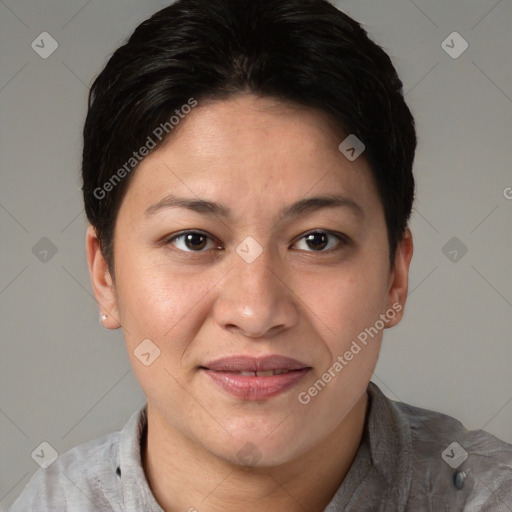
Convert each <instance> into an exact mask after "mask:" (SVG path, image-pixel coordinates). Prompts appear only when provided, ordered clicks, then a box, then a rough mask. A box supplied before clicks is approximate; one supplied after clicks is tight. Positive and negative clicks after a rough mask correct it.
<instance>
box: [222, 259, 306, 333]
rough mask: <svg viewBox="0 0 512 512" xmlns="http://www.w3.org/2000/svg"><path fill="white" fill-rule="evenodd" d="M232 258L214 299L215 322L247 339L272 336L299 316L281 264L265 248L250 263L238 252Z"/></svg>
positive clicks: (296, 320)
mask: <svg viewBox="0 0 512 512" xmlns="http://www.w3.org/2000/svg"><path fill="white" fill-rule="evenodd" d="M233 260H234V266H233V268H232V269H231V271H230V272H228V274H227V276H226V278H225V279H224V280H223V282H222V284H221V285H220V292H219V297H218V298H217V300H216V301H215V305H214V318H215V320H216V322H217V324H218V325H220V327H221V328H223V329H225V330H229V331H232V332H236V333H239V334H243V335H244V336H247V337H251V338H260V337H261V338H263V337H269V336H274V335H276V334H277V333H279V332H281V331H283V330H285V329H289V328H291V327H293V326H294V325H295V324H296V323H297V322H298V317H299V315H298V310H297V307H296V302H295V296H294V294H293V291H292V289H291V287H290V286H289V284H288V283H287V282H286V281H287V276H286V275H285V273H286V272H285V271H284V268H283V265H280V264H278V263H277V262H276V261H275V260H276V258H274V257H273V256H272V255H271V254H270V252H269V251H268V250H265V249H264V250H263V252H262V253H261V254H260V255H259V256H258V257H257V258H256V260H254V261H253V262H251V263H248V262H247V261H245V260H244V259H243V258H242V257H240V256H239V255H238V254H235V255H234V257H233Z"/></svg>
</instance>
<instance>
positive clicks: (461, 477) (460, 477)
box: [453, 471, 468, 490]
mask: <svg viewBox="0 0 512 512" xmlns="http://www.w3.org/2000/svg"><path fill="white" fill-rule="evenodd" d="M467 476H468V475H467V474H466V473H465V472H464V471H457V472H456V473H454V475H453V485H455V487H456V488H457V489H459V490H460V489H462V488H463V487H464V481H465V480H466V478H467Z"/></svg>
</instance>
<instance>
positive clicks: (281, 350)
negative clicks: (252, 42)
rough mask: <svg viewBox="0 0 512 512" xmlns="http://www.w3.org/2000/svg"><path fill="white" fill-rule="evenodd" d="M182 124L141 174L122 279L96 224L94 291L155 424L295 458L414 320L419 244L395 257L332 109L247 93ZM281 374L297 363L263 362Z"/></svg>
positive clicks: (121, 243) (199, 110)
mask: <svg viewBox="0 0 512 512" xmlns="http://www.w3.org/2000/svg"><path fill="white" fill-rule="evenodd" d="M181 123H182V124H181V125H180V126H179V130H178V131H177V132H176V133H174V134H173V137H172V138H171V139H169V140H168V141H167V143H166V144H165V145H164V146H161V147H160V148H159V149H157V150H156V151H155V152H153V153H152V154H150V155H149V156H148V157H146V158H145V159H144V160H143V161H142V163H141V164H140V166H139V168H138V169H137V170H136V172H135V174H134V175H133V176H132V181H131V183H130V185H129V187H128V190H127V193H126V195H125V197H124V199H123V202H122V204H121V208H120V211H119V214H118V218H117V223H116V228H115V239H114V243H115V260H114V261H115V286H114V285H113V284H112V281H111V280H110V277H109V275H108V272H104V270H105V267H104V261H103V260H102V258H101V254H100V252H99V249H98V246H97V244H96V245H95V240H96V239H95V237H94V232H93V230H92V228H90V229H89V232H88V235H87V236H88V242H87V247H88V257H89V263H90V268H91V274H92V276H93V285H94V288H95V293H96V297H97V299H98V302H99V303H100V304H101V305H102V306H104V309H105V310H107V312H108V313H109V319H108V321H107V323H106V324H107V325H106V326H107V327H110V328H116V327H119V325H121V326H122V329H123V333H124V337H125V340H126V346H127V349H128V354H129V357H130V360H131V363H132V365H133V369H134V372H135V375H136V377H137V379H138V381H139V383H140V385H141V387H142V389H143V391H144V393H145V395H146V397H147V401H148V405H149V411H150V420H149V421H150V422H151V421H154V422H158V424H159V425H161V427H162V428H165V429H167V430H168V431H169V433H175V434H179V435H181V436H184V437H185V438H187V439H189V440H191V441H192V442H194V443H195V444H197V445H198V446H201V447H202V448H204V449H205V450H207V451H208V452H210V453H211V454H213V455H215V456H218V457H221V458H223V459H226V460H230V461H240V457H241V453H243V450H244V449H246V450H247V449H248V448H247V446H249V445H247V444H246V443H251V446H256V447H257V450H258V461H255V463H257V464H259V465H277V464H280V463H284V462H286V461H289V460H292V459H293V458H294V457H297V456H299V455H300V454H303V453H305V452H306V451H308V450H310V449H312V448H314V447H315V446H316V445H318V444H319V443H321V442H322V441H323V440H324V439H326V437H327V436H329V434H331V433H332V432H333V431H334V430H335V429H336V428H337V426H338V425H340V423H341V422H342V421H343V419H344V418H345V417H346V416H347V414H348V413H349V411H350V410H351V409H352V407H353V406H354V404H355V403H356V402H357V401H358V400H359V399H360V397H361V396H362V395H363V394H364V393H365V390H366V386H367V384H368V381H369V380H370V378H371V376H372V373H373V370H374V368H375V365H376V363H377V358H378V354H379V349H380V344H381V338H382V331H383V328H387V327H390V326H392V325H394V324H396V323H397V322H398V321H399V319H400V317H401V313H400V310H401V308H402V307H403V305H404V301H405V296H406V289H407V269H408V265H409V261H410V256H411V246H410V244H409V245H407V244H403V245H402V246H400V247H399V249H398V252H397V257H396V263H395V266H394V267H393V268H390V263H389V258H388V239H387V230H386V224H385V220H384V212H383V207H382V204H381V201H380V199H379V196H378V193H377V189H376V186H375V183H374V180H373V178H372V175H371V172H370V168H369V167H368V164H367V162H366V161H365V159H364V153H363V155H362V156H360V157H359V158H357V159H356V160H355V161H349V160H348V159H347V158H346V157H345V156H344V154H342V153H341V152H340V150H339V149H338V146H339V144H340V143H341V142H342V140H343V139H344V138H345V137H346V135H348V134H341V133H338V132H337V131H336V129H335V127H334V126H333V125H331V124H330V121H329V119H327V118H326V116H324V115H323V114H321V113H319V112H317V111H313V110H310V109H306V108H302V107H294V108H292V107H291V106H286V105H285V104H282V103H277V102H276V101H274V100H270V99H262V98H257V97H255V96H252V95H246V96H239V97H236V98H232V99H229V100H225V101H221V102H220V101H219V102H212V103H209V104H206V103H205V104H201V103H200V104H199V106H197V107H196V108H195V109H194V110H193V111H192V112H191V113H190V114H189V115H188V116H187V117H186V118H185V119H184V120H182V121H181ZM319 197H321V198H323V200H319V199H317V200H313V199H312V198H319ZM180 200H183V201H181V203H180ZM185 201H194V202H195V203H194V204H189V205H188V206H187V204H186V203H185ZM293 205H295V206H293ZM391 312H392V313H393V314H391ZM364 333H366V342H365V343H363V341H362V340H363V339H364V338H365V335H364ZM369 333H371V335H370V334H369ZM143 340H150V341H144V343H145V344H143V345H141V343H142V342H143ZM354 343H355V345H354ZM356 346H357V347H359V350H357V348H356ZM158 350H159V355H158V356H157V357H156V358H154V357H155V355H157V354H158ZM141 352H142V353H145V354H146V355H145V356H142V357H141ZM148 353H149V354H150V355H147V354H148ZM137 354H138V355H137ZM350 354H352V356H350ZM267 356H281V357H283V358H290V359H293V362H291V361H289V360H284V359H272V358H271V359H267V360H266V363H267V364H268V365H267V366H265V365H264V364H263V363H264V362H265V360H264V359H263V358H266V357H267ZM139 357H141V359H139ZM243 357H247V358H254V359H243ZM222 358H235V359H234V360H231V361H224V363H222V362H221V363H219V364H218V365H216V364H214V363H215V362H218V361H219V360H220V359H222ZM262 360H263V363H262ZM144 363H145V364H144ZM336 363H338V364H336ZM258 365H260V366H258ZM272 368H273V369H274V370H285V369H287V370H288V372H286V373H283V374H281V375H267V373H275V372H266V373H264V374H259V375H254V373H253V372H254V371H255V370H257V369H260V370H269V369H272ZM243 370H245V371H247V372H249V374H247V375H242V374H240V371H243ZM277 373H279V371H278V372H277ZM326 375H327V376H326ZM319 381H321V383H319ZM315 383H316V385H315ZM315 390H316V391H315ZM244 447H245V448H244ZM240 450H242V452H240Z"/></svg>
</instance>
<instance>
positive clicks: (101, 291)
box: [85, 225, 121, 329]
mask: <svg viewBox="0 0 512 512" xmlns="http://www.w3.org/2000/svg"><path fill="white" fill-rule="evenodd" d="M85 247H86V254H87V266H88V268H89V274H90V278H91V284H92V288H93V291H94V296H95V298H96V302H97V303H98V308H99V312H100V321H101V325H103V327H106V328H107V329H117V328H119V327H120V326H121V322H120V321H119V312H118V308H117V299H116V293H115V286H114V283H113V280H112V277H111V276H110V272H109V270H108V266H107V263H106V261H105V258H104V257H103V254H102V253H101V249H100V243H99V239H98V236H97V235H96V230H95V228H94V227H93V226H91V225H89V226H88V228H87V233H86V236H85ZM103 315H106V316H103Z"/></svg>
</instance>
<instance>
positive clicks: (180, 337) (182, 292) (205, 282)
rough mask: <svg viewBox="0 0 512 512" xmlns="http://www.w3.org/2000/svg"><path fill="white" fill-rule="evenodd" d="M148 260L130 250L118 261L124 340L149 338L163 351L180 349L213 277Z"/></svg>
mask: <svg viewBox="0 0 512 512" xmlns="http://www.w3.org/2000/svg"><path fill="white" fill-rule="evenodd" d="M149 261H150V259H149V258H144V257H143V255H141V256H140V257H137V255H136V254H134V255H132V256H131V257H127V258H125V259H124V260H123V262H122V263H121V264H120V265H119V283H122V284H121V285H120V286H119V289H118V306H119V309H120V315H121V319H122V324H123V327H124V328H125V330H126V339H127V342H128V343H129V345H130V346H132V345H134V344H137V343H140V340H141V339H144V338H149V339H152V340H154V341H155V343H157V344H158V345H159V346H161V347H162V349H164V347H165V352H169V350H172V352H173V353H176V352H180V351H183V350H184V349H185V347H186V345H187V343H188V342H189V341H190V339H193V336H194V332H195V331H196V330H198V329H199V328H200V323H201V318H203V316H204V308H205V305H206V304H207V302H208V297H209V295H208V294H209V292H211V290H212V288H213V287H214V286H215V283H216V281H217V280H215V279H213V278H212V279H209V278H208V277H207V276H208V274H207V273H206V272H197V271H195V272H194V273H192V272H182V271H177V270H176V268H171V267H170V266H168V265H165V264H162V263H160V262H156V263H155V262H152V261H151V262H149ZM170 341H172V344H171V343H169V342H170ZM164 344H165V345H164ZM162 352H163V350H162Z"/></svg>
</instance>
